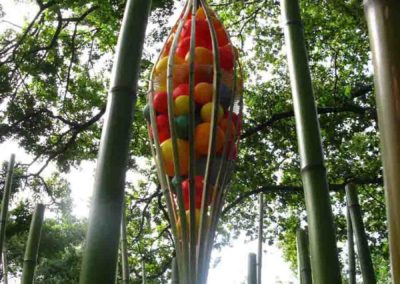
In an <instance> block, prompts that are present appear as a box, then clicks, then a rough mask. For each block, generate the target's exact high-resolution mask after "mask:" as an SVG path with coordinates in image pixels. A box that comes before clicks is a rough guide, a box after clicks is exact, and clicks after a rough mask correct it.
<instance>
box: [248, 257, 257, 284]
mask: <svg viewBox="0 0 400 284" xmlns="http://www.w3.org/2000/svg"><path fill="white" fill-rule="evenodd" d="M247 284H257V256H256V254H255V253H249V257H248V267H247Z"/></svg>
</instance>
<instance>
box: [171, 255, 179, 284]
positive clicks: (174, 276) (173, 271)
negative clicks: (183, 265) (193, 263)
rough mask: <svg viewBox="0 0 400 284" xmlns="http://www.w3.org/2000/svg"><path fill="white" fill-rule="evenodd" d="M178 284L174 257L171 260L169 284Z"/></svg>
mask: <svg viewBox="0 0 400 284" xmlns="http://www.w3.org/2000/svg"><path fill="white" fill-rule="evenodd" d="M178 283H179V275H178V265H177V263H176V259H175V257H174V258H173V259H172V266H171V284H178Z"/></svg>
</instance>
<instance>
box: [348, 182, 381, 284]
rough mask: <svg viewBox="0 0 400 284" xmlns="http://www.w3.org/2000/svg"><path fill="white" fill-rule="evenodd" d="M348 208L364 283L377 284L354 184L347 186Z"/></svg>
mask: <svg viewBox="0 0 400 284" xmlns="http://www.w3.org/2000/svg"><path fill="white" fill-rule="evenodd" d="M346 198H347V206H348V209H349V211H350V219H351V225H352V227H353V230H354V235H355V239H356V245H357V252H358V257H359V260H360V267H361V274H362V278H363V283H365V284H375V283H376V279H375V272H374V266H373V264H372V259H371V254H370V252H369V247H368V241H367V235H366V234H365V229H364V223H363V220H362V213H361V208H360V204H359V203H358V197H357V189H356V187H355V185H354V184H352V183H350V184H347V185H346Z"/></svg>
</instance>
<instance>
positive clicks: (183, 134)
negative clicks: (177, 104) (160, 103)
mask: <svg viewBox="0 0 400 284" xmlns="http://www.w3.org/2000/svg"><path fill="white" fill-rule="evenodd" d="M174 120H175V130H176V134H177V136H178V138H180V139H185V140H187V139H188V137H189V116H188V115H180V116H177V117H175V119H174Z"/></svg>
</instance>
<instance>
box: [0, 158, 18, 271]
mask: <svg viewBox="0 0 400 284" xmlns="http://www.w3.org/2000/svg"><path fill="white" fill-rule="evenodd" d="M14 162H15V155H14V154H11V157H10V161H9V162H8V167H7V177H6V182H5V185H4V193H3V200H2V202H1V213H0V254H2V253H3V246H4V240H5V236H6V225H7V213H8V203H9V200H10V194H11V191H12V186H13V175H14ZM3 269H4V267H3Z"/></svg>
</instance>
